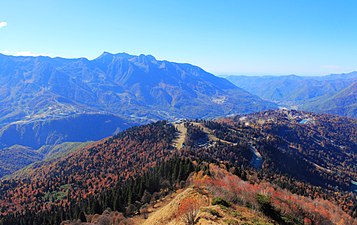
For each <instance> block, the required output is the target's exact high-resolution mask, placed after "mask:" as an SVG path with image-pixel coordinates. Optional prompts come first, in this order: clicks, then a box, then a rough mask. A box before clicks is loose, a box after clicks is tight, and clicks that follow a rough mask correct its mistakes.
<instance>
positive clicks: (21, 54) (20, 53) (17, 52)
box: [0, 50, 51, 56]
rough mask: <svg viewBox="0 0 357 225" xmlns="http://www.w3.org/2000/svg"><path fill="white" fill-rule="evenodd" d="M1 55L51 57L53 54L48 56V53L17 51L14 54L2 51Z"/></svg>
mask: <svg viewBox="0 0 357 225" xmlns="http://www.w3.org/2000/svg"><path fill="white" fill-rule="evenodd" d="M0 53H2V54H4V55H13V56H51V54H47V53H34V52H31V51H16V52H12V51H9V50H3V51H0Z"/></svg>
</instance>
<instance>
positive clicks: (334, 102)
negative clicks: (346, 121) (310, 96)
mask: <svg viewBox="0 0 357 225" xmlns="http://www.w3.org/2000/svg"><path fill="white" fill-rule="evenodd" d="M302 108H304V109H306V110H309V109H314V111H316V112H325V113H330V114H337V115H345V116H350V117H356V116H357V81H355V82H353V83H352V84H351V85H350V86H348V87H347V88H345V89H342V90H341V91H339V92H337V93H336V94H334V95H333V96H332V97H330V98H324V99H321V100H316V101H313V102H310V103H307V104H306V105H304V106H303V107H302Z"/></svg>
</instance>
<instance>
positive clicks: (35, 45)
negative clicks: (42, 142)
mask: <svg viewBox="0 0 357 225" xmlns="http://www.w3.org/2000/svg"><path fill="white" fill-rule="evenodd" d="M0 4H1V6H0V52H2V53H5V54H13V55H37V54H44V55H50V56H61V57H87V58H90V59H92V58H95V57H97V56H99V55H100V54H101V53H102V52H103V51H108V52H112V53H117V52H127V53H129V54H141V53H143V54H151V55H154V56H155V57H156V58H158V59H166V60H170V61H176V62H187V63H191V64H195V65H198V66H200V67H202V68H204V69H205V70H207V71H209V72H212V73H215V74H247V75H256V74H260V75H263V74H300V75H321V74H330V73H342V72H350V71H353V70H357V15H356V11H357V1H353V0H351V1H344V0H338V1H332V0H321V1H319V0H306V1H304V0H295V1H291V0H280V1H279V0H266V1H263V0H261V1H259V0H245V1H240V0H232V1H228V0H227V1H219V0H205V1H203V0H202V1H201V0H187V1H186V0H180V1H174V0H161V1H158V0H150V1H147V0H141V1H138V0H125V1H121V0H113V1H110V0H106V1H99V0H93V1H89V0H87V1H82V0H61V1H58V0H56V1H55V0H36V1H32V0H26V1H25V0H22V1H19V0H3V1H1V3H0Z"/></svg>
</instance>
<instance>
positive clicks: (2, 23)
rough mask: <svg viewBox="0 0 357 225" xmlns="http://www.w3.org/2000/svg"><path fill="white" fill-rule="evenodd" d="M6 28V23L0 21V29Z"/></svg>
mask: <svg viewBox="0 0 357 225" xmlns="http://www.w3.org/2000/svg"><path fill="white" fill-rule="evenodd" d="M6 26H7V22H4V21H0V29H1V28H3V27H6Z"/></svg>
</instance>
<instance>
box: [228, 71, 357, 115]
mask: <svg viewBox="0 0 357 225" xmlns="http://www.w3.org/2000/svg"><path fill="white" fill-rule="evenodd" d="M227 79H228V80H229V81H231V82H232V83H234V84H235V85H237V86H238V87H241V88H243V89H245V90H247V91H249V92H250V93H252V94H256V95H258V96H259V97H261V98H263V99H266V100H270V101H274V102H276V103H278V104H279V105H281V106H285V107H289V108H297V109H302V110H308V111H314V112H319V113H331V114H337V115H340V116H350V117H357V113H356V111H357V107H356V104H357V100H356V98H350V99H349V100H348V101H347V100H346V99H347V98H349V96H350V97H351V96H353V95H356V90H355V89H353V88H352V89H350V90H349V91H348V90H347V89H348V88H350V86H351V85H352V84H353V83H354V82H357V72H351V73H346V74H331V75H327V76H306V77H304V76H296V75H288V76H228V77H227ZM351 91H352V92H353V93H352V95H351V93H350V92H351ZM347 93H350V95H349V96H343V95H345V94H347ZM335 95H337V96H339V97H338V98H336V99H335V100H332V102H331V103H332V105H330V104H329V103H326V102H328V101H330V99H332V98H334V96H335ZM338 99H339V100H341V101H340V102H338ZM342 99H345V100H342Z"/></svg>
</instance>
